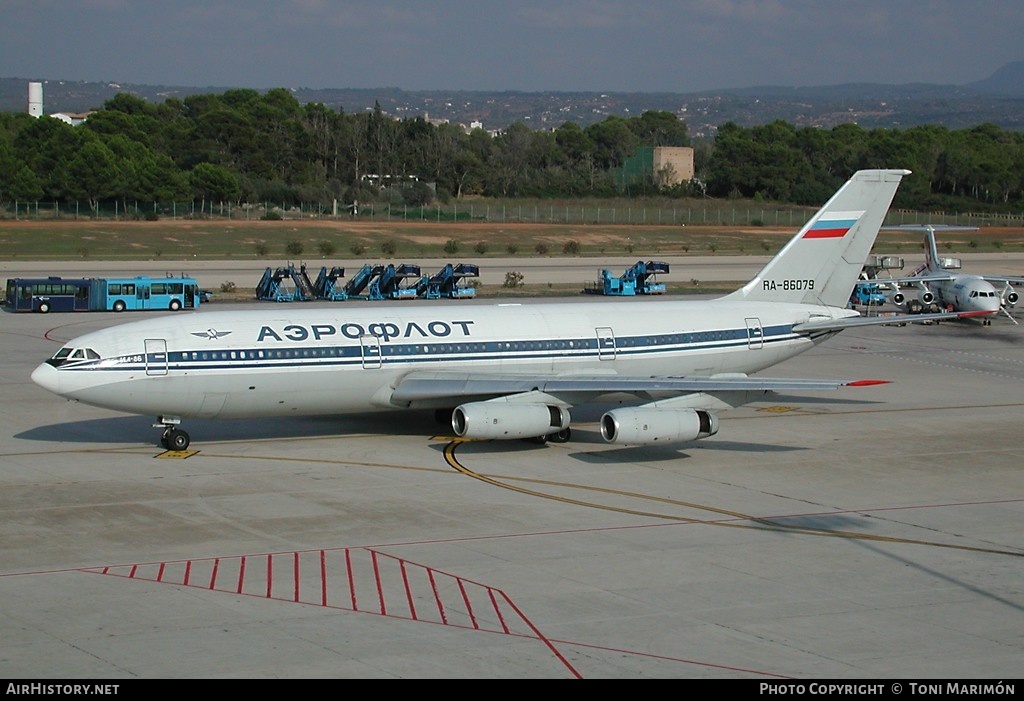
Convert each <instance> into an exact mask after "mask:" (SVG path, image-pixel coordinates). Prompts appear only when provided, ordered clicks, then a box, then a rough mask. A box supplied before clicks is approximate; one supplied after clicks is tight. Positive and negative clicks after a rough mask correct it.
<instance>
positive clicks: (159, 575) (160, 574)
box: [156, 562, 167, 582]
mask: <svg viewBox="0 0 1024 701" xmlns="http://www.w3.org/2000/svg"><path fill="white" fill-rule="evenodd" d="M166 567H167V563H166V562H161V563H160V569H159V570H157V573H156V581H158V582H162V581H164V569H165V568H166Z"/></svg>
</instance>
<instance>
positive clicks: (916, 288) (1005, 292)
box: [878, 224, 1024, 326]
mask: <svg viewBox="0 0 1024 701" xmlns="http://www.w3.org/2000/svg"><path fill="white" fill-rule="evenodd" d="M884 228H885V229H886V230H889V231H895V230H902V231H921V232H923V233H924V264H922V265H921V267H919V268H918V269H917V270H915V271H914V272H913V273H912V274H911V275H909V276H908V277H897V278H892V279H891V280H890V279H888V278H878V280H879V281H881V282H884V283H886V284H889V285H891V286H892V288H893V289H892V290H891V292H890V294H889V299H890V301H892V303H893V304H896V305H897V306H900V307H903V308H905V309H907V310H908V311H910V312H912V313H914V312H917V311H919V310H921V309H932V308H938V309H952V310H953V311H958V312H976V313H978V314H981V315H983V316H981V323H982V324H984V325H986V326H988V325H990V324H991V323H992V315H994V314H996V313H997V312H1003V313H1004V314H1006V316H1007V317H1009V319H1010V320H1011V321H1013V323H1017V320H1016V319H1014V318H1013V316H1012V315H1011V314H1010V311H1009V310H1010V309H1011V308H1012V307H1013V306H1014V305H1015V304H1017V302H1018V301H1019V299H1020V295H1018V294H1017V291H1016V290H1014V289H1013V286H1012V285H1022V284H1024V278H1019V277H1006V276H1001V275H972V274H968V273H960V272H957V271H958V270H960V268H961V262H960V260H959V259H957V258H941V257H940V256H939V249H938V245H937V244H936V242H935V232H936V231H977V230H978V227H976V226H939V225H932V224H923V225H917V224H907V225H904V226H891V227H884ZM996 285H998V286H999V288H998V289H997V288H996ZM905 288H910V289H911V290H912V295H911V296H908V295H907V294H905V291H904V290H905Z"/></svg>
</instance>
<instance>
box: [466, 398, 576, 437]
mask: <svg viewBox="0 0 1024 701" xmlns="http://www.w3.org/2000/svg"><path fill="white" fill-rule="evenodd" d="M569 420H570V419H569V412H568V411H567V410H566V409H563V408H562V407H559V406H549V405H547V404H525V403H523V404H516V403H514V402H502V401H498V402H471V403H469V404H462V405H460V406H458V407H456V408H455V411H453V412H452V429H453V430H454V431H455V435H457V436H459V437H461V438H480V439H493V440H511V439H513V438H539V437H540V436H547V435H550V434H552V433H557V432H559V431H562V430H564V429H566V428H569Z"/></svg>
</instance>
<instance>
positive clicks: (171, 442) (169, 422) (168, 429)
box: [153, 416, 192, 450]
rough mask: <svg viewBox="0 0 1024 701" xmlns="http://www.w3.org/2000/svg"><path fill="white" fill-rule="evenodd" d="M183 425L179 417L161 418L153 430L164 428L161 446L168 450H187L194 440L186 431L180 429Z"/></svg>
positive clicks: (161, 435)
mask: <svg viewBox="0 0 1024 701" xmlns="http://www.w3.org/2000/svg"><path fill="white" fill-rule="evenodd" d="M179 425H181V418H180V417H178V416H160V417H158V418H157V423H155V424H153V428H162V429H163V430H164V432H163V433H162V434H160V445H161V446H162V447H163V448H165V449H166V450H187V449H188V444H189V443H190V442H191V441H192V438H191V437H190V436H189V435H188V432H187V431H185V430H184V429H181V428H178V426H179Z"/></svg>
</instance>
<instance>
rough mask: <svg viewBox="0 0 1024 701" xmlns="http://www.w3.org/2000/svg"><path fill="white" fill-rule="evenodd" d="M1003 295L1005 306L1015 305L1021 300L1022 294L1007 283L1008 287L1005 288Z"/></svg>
mask: <svg viewBox="0 0 1024 701" xmlns="http://www.w3.org/2000/svg"><path fill="white" fill-rule="evenodd" d="M1002 297H1003V306H1004V307H1005V306H1010V307H1012V306H1013V305H1015V304H1016V303H1017V302H1019V301H1020V295H1018V294H1017V292H1016V290H1014V289H1013V288H1012V287H1010V286H1009V285H1007V286H1006V289H1004V290H1003V295H1002Z"/></svg>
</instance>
